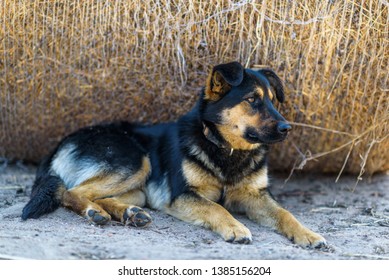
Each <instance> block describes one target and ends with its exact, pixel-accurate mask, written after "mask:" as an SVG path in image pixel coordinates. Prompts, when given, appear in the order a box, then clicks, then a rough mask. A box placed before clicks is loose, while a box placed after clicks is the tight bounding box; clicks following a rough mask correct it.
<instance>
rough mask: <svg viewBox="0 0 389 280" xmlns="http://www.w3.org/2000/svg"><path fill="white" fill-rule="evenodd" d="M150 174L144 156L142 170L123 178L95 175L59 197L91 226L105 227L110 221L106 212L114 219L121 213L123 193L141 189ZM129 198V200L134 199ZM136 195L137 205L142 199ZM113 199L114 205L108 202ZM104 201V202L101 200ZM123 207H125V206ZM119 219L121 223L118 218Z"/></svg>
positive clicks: (113, 175) (115, 174) (106, 174)
mask: <svg viewBox="0 0 389 280" xmlns="http://www.w3.org/2000/svg"><path fill="white" fill-rule="evenodd" d="M150 171H151V167H150V161H149V159H148V158H147V157H144V158H143V160H142V164H141V167H140V168H139V169H138V170H137V171H136V172H134V173H133V174H131V175H128V174H124V175H123V174H121V172H111V173H103V174H100V175H96V176H95V177H92V178H90V179H88V180H86V181H85V182H83V183H81V184H80V185H78V186H76V187H74V188H72V189H70V190H67V191H65V192H64V194H63V197H62V204H63V205H64V206H65V207H68V208H71V209H72V210H73V211H75V212H76V213H78V214H79V215H82V216H84V217H86V218H87V219H89V220H90V221H92V222H94V223H97V224H105V223H107V222H108V221H109V220H110V219H111V215H110V214H109V213H112V214H113V215H114V218H117V212H120V211H121V210H120V209H121V207H122V205H121V204H123V202H120V198H122V200H125V198H126V193H128V192H131V191H134V192H135V191H136V190H139V189H140V188H141V187H142V186H144V184H145V182H146V179H147V177H148V176H149V174H150ZM127 195H129V194H127ZM129 196H130V197H132V199H135V198H136V197H137V196H131V195H129ZM138 196H139V197H138V202H142V201H144V200H145V199H144V198H143V197H142V196H141V195H139V194H138ZM112 197H117V198H116V201H115V203H112V201H110V200H109V199H108V198H112ZM104 199H107V200H106V201H104ZM139 200H142V201H139ZM110 202H111V203H110ZM135 202H136V201H135ZM142 203H144V202H142ZM115 206H117V207H119V209H118V210H114V209H113V208H114V207H115ZM105 207H107V209H105ZM126 208H128V205H127V207H126ZM134 211H135V210H134ZM118 220H121V218H120V219H118Z"/></svg>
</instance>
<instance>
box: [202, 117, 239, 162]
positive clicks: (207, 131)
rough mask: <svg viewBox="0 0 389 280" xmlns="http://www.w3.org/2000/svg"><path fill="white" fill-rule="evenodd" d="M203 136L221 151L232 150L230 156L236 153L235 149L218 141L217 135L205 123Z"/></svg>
mask: <svg viewBox="0 0 389 280" xmlns="http://www.w3.org/2000/svg"><path fill="white" fill-rule="evenodd" d="M203 134H204V136H205V138H207V140H208V141H210V142H212V143H213V144H215V145H216V146H217V147H218V148H219V149H228V150H230V156H231V155H232V153H233V152H234V149H233V148H232V147H230V146H229V145H228V144H227V143H223V142H222V141H220V140H219V139H218V137H217V136H216V135H215V133H214V132H213V131H212V129H210V128H209V127H208V126H207V125H206V124H205V123H204V122H203Z"/></svg>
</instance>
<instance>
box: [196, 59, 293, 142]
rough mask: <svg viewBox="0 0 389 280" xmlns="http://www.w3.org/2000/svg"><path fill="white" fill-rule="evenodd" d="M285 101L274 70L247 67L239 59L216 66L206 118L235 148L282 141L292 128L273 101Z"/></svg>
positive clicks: (210, 79)
mask: <svg viewBox="0 0 389 280" xmlns="http://www.w3.org/2000/svg"><path fill="white" fill-rule="evenodd" d="M276 100H277V101H278V102H281V103H282V102H283V101H284V89H283V86H282V82H281V80H280V78H279V77H278V76H277V75H276V73H274V71H272V70H271V69H259V70H253V69H245V68H244V67H243V66H242V65H241V64H240V63H238V62H231V63H227V64H221V65H217V66H215V67H214V68H213V69H212V71H211V73H210V75H209V77H208V79H207V84H206V87H205V90H204V101H205V104H204V108H203V116H202V117H203V120H204V122H205V123H206V124H210V125H212V126H214V128H215V129H216V130H217V132H218V133H219V134H220V136H221V137H222V138H223V139H224V140H225V141H226V142H227V143H228V144H229V145H230V146H231V147H232V148H235V149H244V150H248V149H253V148H256V147H258V146H259V145H260V144H272V143H276V142H279V141H282V140H284V139H285V138H286V136H287V135H288V132H289V130H290V129H291V128H292V127H291V126H290V125H289V124H288V122H287V121H286V120H285V118H284V117H283V116H282V115H281V114H280V113H279V112H278V111H277V110H276V108H275V107H274V105H273V103H274V102H275V101H276Z"/></svg>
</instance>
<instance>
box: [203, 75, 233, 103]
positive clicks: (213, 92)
mask: <svg viewBox="0 0 389 280" xmlns="http://www.w3.org/2000/svg"><path fill="white" fill-rule="evenodd" d="M230 89H231V86H230V85H229V84H228V83H226V82H225V81H224V80H223V78H222V77H221V76H220V74H219V73H217V72H215V73H211V74H210V75H208V77H207V82H206V87H205V99H207V100H211V101H217V100H219V99H220V97H221V96H222V95H223V94H224V93H226V92H227V91H229V90H230Z"/></svg>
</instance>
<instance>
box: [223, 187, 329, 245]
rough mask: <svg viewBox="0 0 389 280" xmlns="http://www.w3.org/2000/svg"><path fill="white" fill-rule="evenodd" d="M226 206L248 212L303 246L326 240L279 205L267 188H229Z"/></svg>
mask: <svg viewBox="0 0 389 280" xmlns="http://www.w3.org/2000/svg"><path fill="white" fill-rule="evenodd" d="M225 207H226V208H227V209H230V210H231V211H237V212H242V213H246V215H247V216H248V217H249V218H250V219H252V220H254V221H256V222H258V223H260V224H263V225H266V226H269V227H272V228H274V229H276V230H278V232H280V233H281V234H283V235H285V236H286V237H287V238H289V239H292V240H294V242H295V243H296V244H299V245H301V246H309V245H313V246H317V245H319V244H320V243H324V242H325V239H324V238H323V237H322V236H320V235H319V234H317V233H314V232H313V231H311V230H309V229H307V228H306V227H304V226H303V225H302V224H301V223H300V222H299V221H297V219H296V218H295V217H294V216H293V215H292V214H291V213H289V212H288V211H287V210H285V209H283V208H282V207H281V206H279V205H278V203H277V202H275V201H274V200H273V199H272V198H271V197H270V195H269V194H268V193H267V192H266V191H265V190H263V191H261V190H260V189H258V188H255V187H250V186H247V187H240V188H231V189H227V191H226V196H225Z"/></svg>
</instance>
